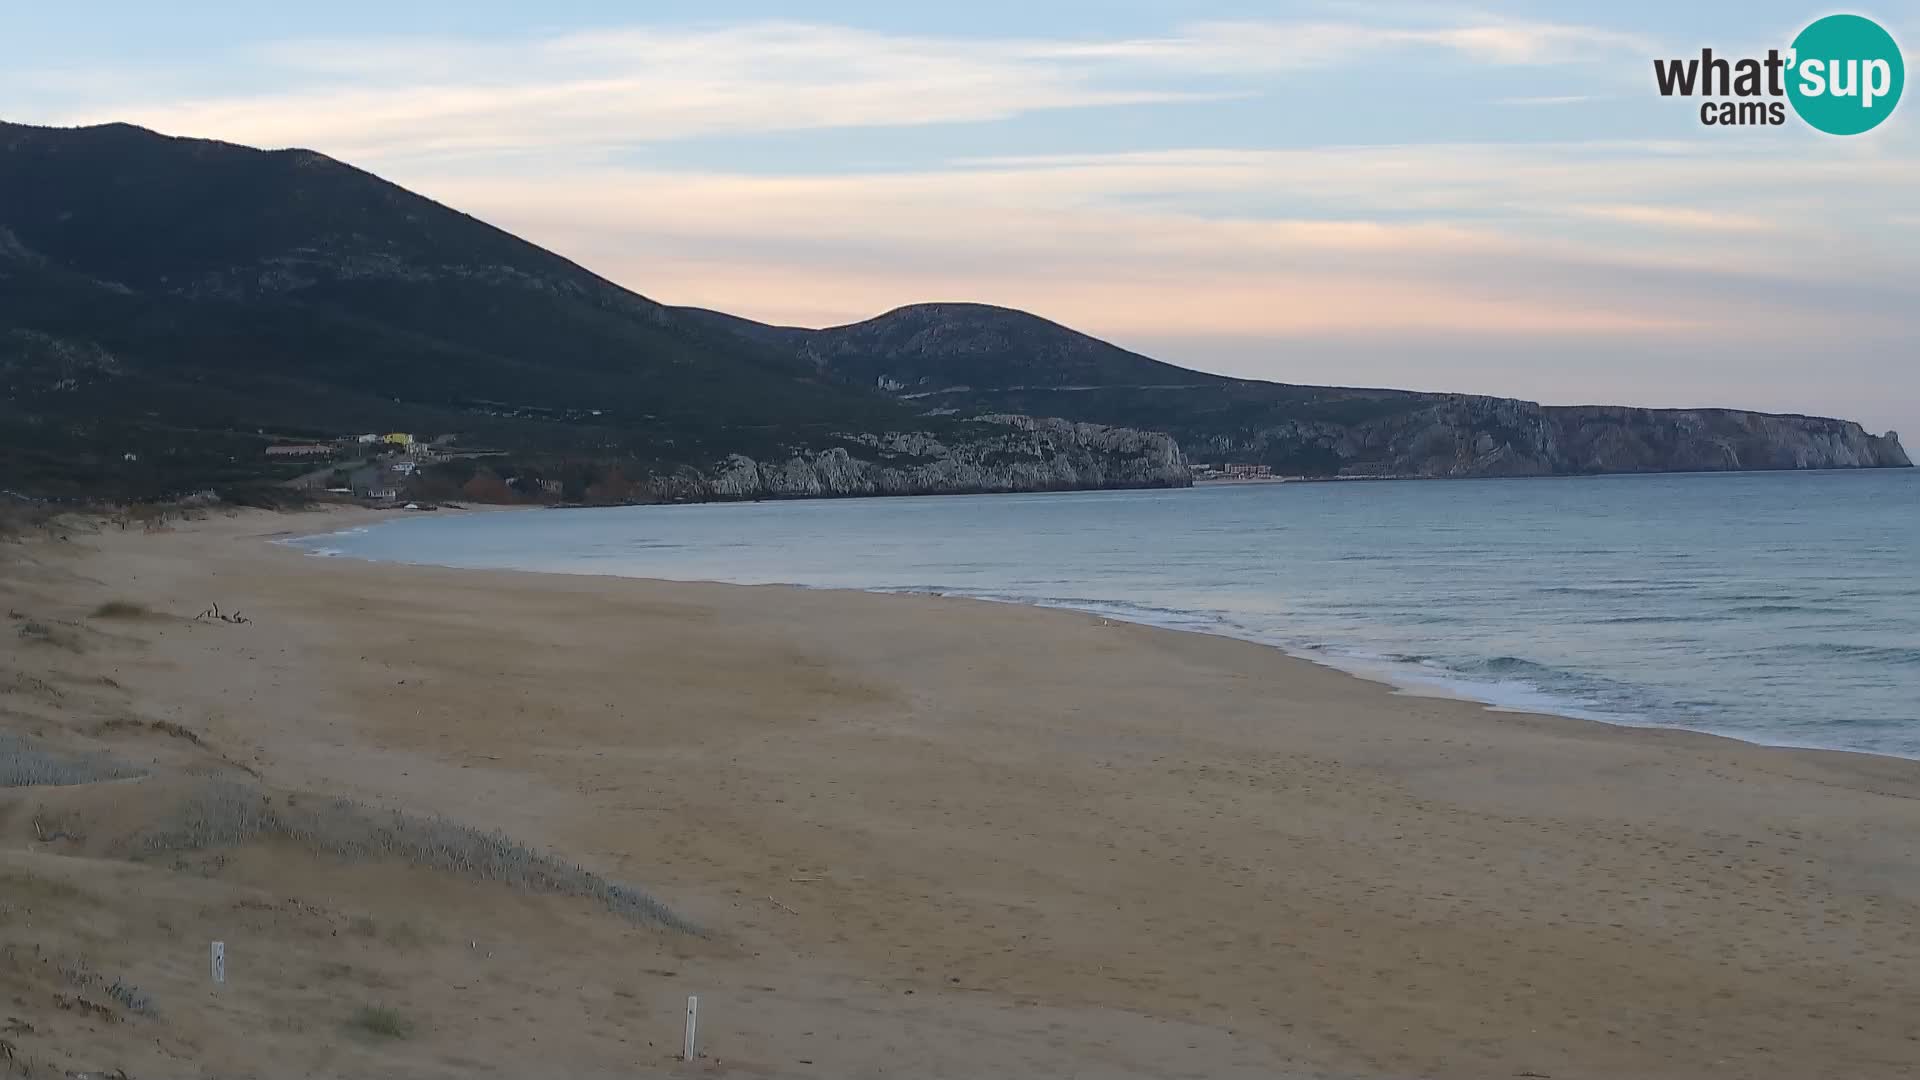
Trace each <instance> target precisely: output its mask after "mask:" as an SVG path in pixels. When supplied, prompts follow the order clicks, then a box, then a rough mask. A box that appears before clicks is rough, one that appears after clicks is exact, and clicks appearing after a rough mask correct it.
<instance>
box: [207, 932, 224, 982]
mask: <svg viewBox="0 0 1920 1080" xmlns="http://www.w3.org/2000/svg"><path fill="white" fill-rule="evenodd" d="M207 963H208V966H209V967H210V968H212V972H213V985H215V986H220V985H222V984H224V983H225V982H226V981H227V943H226V942H224V941H216V942H214V943H213V946H212V947H211V948H209V949H208V950H207Z"/></svg>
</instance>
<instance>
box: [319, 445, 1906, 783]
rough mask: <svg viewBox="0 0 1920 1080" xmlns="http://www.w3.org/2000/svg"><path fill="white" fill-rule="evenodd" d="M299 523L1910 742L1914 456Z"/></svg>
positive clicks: (1582, 708) (404, 546) (1721, 721)
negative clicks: (1137, 625)
mask: <svg viewBox="0 0 1920 1080" xmlns="http://www.w3.org/2000/svg"><path fill="white" fill-rule="evenodd" d="M301 543H303V544H304V545H306V546H307V547H309V548H310V549H312V550H313V551H315V552H316V553H318V554H333V555H347V556H354V557H360V558H369V559H380V560H394V561H405V562H422V563H434V564H440V565H448V566H467V567H507V568H518V569H528V570H548V571H565V572H574V573H592V574H619V575H629V576H635V577H657V578H675V579H683V580H713V581H730V582H739V583H774V582H782V583H791V584H799V585H810V586H834V587H844V588H859V589H883V590H916V591H927V592H938V593H947V594H952V595H957V596H971V597H980V598H986V599H994V600H1009V601H1020V602H1028V603H1038V604H1048V605H1056V606H1062V607H1071V608H1080V609H1085V610H1088V611H1095V612H1100V613H1103V614H1107V615H1111V616H1114V617H1118V618H1123V619H1131V620H1136V621H1139V622H1146V623H1153V624H1156V625H1162V626H1171V627H1178V628H1182V629H1190V630H1203V631H1209V632H1213V633H1220V634H1227V635H1231V636H1234V637H1240V638H1247V639H1251V640H1254V641H1260V642H1265V643H1268V644H1272V645H1276V646H1279V647H1281V648H1285V649H1287V650H1289V651H1291V652H1294V653H1296V654H1299V655H1303V656H1307V657H1310V658H1313V659H1316V660H1320V661H1323V662H1326V663H1329V664H1332V665H1334V666H1337V667H1343V668H1346V669H1348V670H1354V671H1358V672H1360V673H1362V674H1367V675H1370V676H1373V677H1377V678H1382V679H1386V680H1388V681H1391V682H1395V683H1397V684H1400V685H1403V686H1407V687H1417V688H1429V689H1433V690H1440V691H1445V692H1450V693H1455V694H1461V695H1465V696H1469V697H1473V698H1476V699H1479V700H1482V701H1486V702H1489V703H1492V704H1496V705H1502V706H1508V707H1514V708H1525V709H1532V710H1541V711H1551V712H1558V713H1563V714H1567V715H1572V716H1581V717H1587V718H1591V719H1600V720H1608V721H1613V722H1618V723H1630V724H1648V725H1667V726H1677V727H1686V728H1693V729H1696V730H1704V731H1712V732H1717V733H1720V734H1724V735H1731V736H1735V737H1738V738H1743V739H1748V740H1752V741H1755V742H1764V743H1778V744H1785V745H1798V746H1820V747H1829V748H1834V749H1844V750H1862V751H1871V752H1875V753H1884V754H1898V755H1903V756H1908V757H1920V471H1915V470H1898V471H1882V472H1854V473H1839V472H1834V473H1745V474H1720V475H1686V476H1616V477H1593V478H1565V479H1537V480H1464V481H1425V482H1421V481H1410V482H1368V483H1325V484H1260V485H1241V486H1205V487H1200V488H1195V489H1192V490H1185V491H1137V492H1136V491H1125V492H1086V493H1075V494H1060V495H984V496H956V497H949V498H912V499H848V500H833V501H817V502H766V503H733V504H708V505H694V506H660V507H631V508H619V509H596V510H555V511H544V512H534V513H522V514H481V515H471V516H455V515H420V516H418V517H408V518H403V519H398V520H395V521H392V522H389V523H384V524H381V525H377V526H374V527H372V528H368V529H363V530H354V531H351V532H349V533H342V534H334V535H331V536H326V537H320V538H315V539H311V540H307V541H302V542H301Z"/></svg>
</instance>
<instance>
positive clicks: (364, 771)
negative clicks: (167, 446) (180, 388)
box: [0, 514, 1920, 1080]
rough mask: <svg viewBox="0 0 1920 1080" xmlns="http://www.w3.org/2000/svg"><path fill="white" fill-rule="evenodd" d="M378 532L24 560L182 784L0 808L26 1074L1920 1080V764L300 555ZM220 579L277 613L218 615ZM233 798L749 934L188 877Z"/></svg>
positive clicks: (244, 867) (1202, 656) (18, 645)
mask: <svg viewBox="0 0 1920 1080" xmlns="http://www.w3.org/2000/svg"><path fill="white" fill-rule="evenodd" d="M345 520H346V519H344V518H330V519H327V520H326V521H315V520H312V519H303V518H299V517H293V518H289V517H274V516H269V515H256V514H246V515H237V516H215V517H210V518H208V519H206V520H202V521H197V522H192V523H185V524H181V525H178V526H176V527H173V528H171V529H168V530H165V531H160V532H151V533H150V532H145V531H141V530H139V529H134V530H129V531H121V530H118V529H116V528H111V527H108V528H106V529H104V530H89V529H86V528H83V527H81V526H78V525H75V526H70V527H68V528H66V529H65V536H66V539H46V538H40V539H34V540H30V541H28V542H24V543H18V544H12V545H7V546H6V547H5V548H4V549H0V550H4V556H3V559H4V561H3V562H0V592H3V595H0V601H3V602H4V604H5V605H6V606H7V608H8V609H9V611H10V613H11V614H12V615H13V616H14V617H13V619H12V620H11V622H12V625H11V626H10V627H8V628H4V630H3V632H4V634H5V635H6V637H5V642H6V649H5V652H4V658H3V659H0V710H4V712H0V725H3V730H4V731H5V732H7V733H9V734H11V735H13V736H15V737H18V738H22V739H27V740H30V741H31V743H32V745H34V746H36V747H40V748H42V749H44V750H46V751H47V752H50V753H52V752H57V753H60V754H65V755H68V756H72V755H75V754H85V753H93V754H100V755H108V756H110V757H111V759H112V760H113V761H116V762H119V763H122V764H125V765H129V766H132V767H134V770H135V771H137V772H140V773H142V774H143V775H137V776H127V777H121V778H108V779H99V780H94V781H92V782H87V783H78V784H67V785H63V786H33V787H12V788H5V789H0V933H3V934H4V948H3V951H0V991H4V993H5V995H6V997H7V999H8V1001H9V1002H10V1004H9V1005H7V1006H6V1013H7V1016H6V1018H5V1020H4V1025H3V1026H0V1039H4V1040H5V1044H4V1047H3V1048H0V1049H3V1050H4V1052H5V1053H10V1054H11V1055H12V1061H13V1063H14V1067H16V1068H21V1067H24V1066H25V1065H26V1064H28V1063H31V1064H33V1065H34V1066H35V1067H36V1068H39V1069H45V1070H51V1071H52V1073H53V1074H54V1075H59V1070H62V1069H72V1070H82V1069H87V1070H100V1071H104V1070H109V1069H113V1068H123V1069H125V1070H126V1071H127V1073H128V1075H130V1076H136V1077H144V1076H199V1075H215V1074H219V1075H228V1074H233V1073H259V1074H286V1073H289V1072H297V1073H300V1074H302V1075H306V1074H311V1075H329V1076H331V1075H339V1076H347V1075H381V1076H458V1075H475V1074H490V1075H502V1076H522V1075H582V1076H631V1075H647V1074H660V1075H674V1074H678V1073H685V1074H687V1075H740V1076H782V1077H785V1076H796V1077H799V1076H821V1077H851V1076H873V1077H878V1076H954V1077H972V1076H996V1075H1019V1076H1029V1075H1031V1076H1038V1075H1060V1076H1100V1077H1105V1076H1127V1075H1135V1076H1210V1077H1211V1076H1247V1077H1254V1076H1262V1077H1272V1076H1339V1077H1462V1078H1465V1077H1475V1078H1479V1077H1510V1076H1519V1075H1540V1076H1551V1077H1554V1078H1557V1080H1566V1078H1570V1077H1594V1078H1600V1077H1675V1078H1679V1077H1689V1078H1691V1077H1699V1076H1729V1077H1734V1076H1750V1077H1792V1078H1804V1077H1826V1076H1831V1077H1848V1078H1856V1077H1881V1076H1885V1077H1894V1076H1902V1075H1909V1074H1911V1073H1912V1072H1914V1071H1915V1070H1916V1069H1920V1041H1917V1040H1920V1028H1916V1025H1915V1024H1914V1020H1913V1018H1914V1017H1915V1016H1920V975H1917V974H1916V972H1920V965H1917V963H1916V962H1917V961H1920V929H1916V927H1920V868H1917V867H1920V864H1917V863H1916V861H1915V845H1916V839H1920V765H1916V764H1915V763H1910V762H1904V761H1894V760H1888V759H1879V758H1871V757H1862V756H1854V755H1842V754H1828V753H1817V752H1805V751H1787V750H1770V749H1762V748H1757V747H1750V746H1745V745H1742V744H1739V743H1734V742H1730V741H1727V740H1723V739H1716V738H1712V737H1708V736H1699V735H1690V734H1683V733H1670V732H1652V731H1632V730H1625V729H1618V728H1609V727H1604V726H1599V725H1592V724H1586V723H1582V722H1577V721H1566V720H1560V719H1555V718H1550V717H1537V716H1524V715H1517V714H1499V713H1491V712H1488V711H1486V710H1483V709H1481V708H1479V707H1477V706H1473V705H1470V704H1467V703H1463V702H1454V701H1446V700H1436V699H1425V698H1413V697H1406V696H1400V695H1396V694H1393V693H1392V692H1390V691H1389V690H1387V689H1386V688H1384V687H1380V686H1377V685H1374V684H1371V683H1366V682H1363V681H1360V680H1356V679H1353V678H1350V677H1348V676H1345V675H1342V674H1339V673H1336V672H1331V671H1327V670H1324V669H1320V668H1316V667H1313V666H1311V665H1308V664H1305V663H1303V662H1300V661H1296V660H1293V659H1290V658H1288V657H1286V656H1283V655H1281V654H1279V653H1277V652H1275V651H1273V650H1270V649H1265V648H1262V647H1259V646H1254V645H1248V644H1244V643H1239V642H1233V641H1227V640H1222V639H1215V638H1208V637H1201V636H1196V635H1187V634H1179V633H1173V632H1168V631H1161V630H1153V629H1147V628H1141V627H1134V626H1126V625H1116V624H1107V623H1104V622H1103V621H1102V620H1100V619H1098V618H1092V617H1087V616H1082V615H1078V614H1074V613H1070V612H1061V611H1043V610H1033V609H1023V608H1015V607H1009V606H1006V605H997V604H985V603H973V602H966V601H956V600H941V599H933V598H926V597H915V596H874V595H865V594H852V593H832V592H816V591H804V590H795V589H786V588H778V587H761V588H742V587H732V586H722V585H700V584H672V583H659V582H642V581H630V580H615V579H605V578H588V577H561V576H542V575H529V574H512V573H493V572H486V573H481V572H467V571H454V570H438V569H427V568H411V567H392V566H377V565H368V564H358V563H352V562H347V561H343V560H329V559H315V558H310V557H306V556H303V555H301V554H300V553H298V552H296V551H294V550H291V549H288V548H285V547H280V546H275V545H272V544H269V543H266V542H265V539H266V538H267V537H269V536H271V535H272V534H274V533H276V532H281V531H285V530H291V529H303V530H311V529H317V528H320V527H324V526H326V525H328V524H334V525H344V523H345ZM112 601H118V602H120V603H121V605H122V607H121V608H120V609H118V610H117V611H116V612H115V613H113V614H99V615H96V614H95V613H96V612H100V611H102V610H103V609H102V605H103V604H107V603H109V602H112ZM216 602H217V603H218V604H220V605H221V607H222V610H223V611H226V612H232V611H234V610H239V611H241V612H242V613H244V614H245V616H246V617H247V618H248V619H249V620H250V621H249V622H246V623H244V624H237V623H225V622H217V621H207V620H195V619H194V618H193V616H194V615H195V614H196V613H198V612H200V611H202V610H204V609H206V608H207V607H208V606H209V605H210V604H213V603H216ZM28 624H31V625H32V626H33V627H35V628H37V629H36V630H35V631H34V632H32V633H28V632H25V631H26V628H27V627H28ZM101 760H104V759H101ZM216 782H229V783H237V784H245V785H248V786H249V787H250V789H253V790H258V791H260V792H262V793H263V794H264V795H265V796H266V797H269V798H272V799H274V800H276V802H275V803H274V804H273V805H285V804H286V800H287V799H289V798H291V799H292V800H294V805H295V806H296V807H297V806H299V805H300V804H301V800H314V799H322V798H323V797H324V798H326V799H330V798H334V797H341V798H350V799H353V800H357V801H358V802H360V803H362V804H364V805H366V806H368V807H372V808H377V809H380V810H400V811H405V812H407V813H408V814H411V815H417V816H421V817H431V816H436V815H439V816H445V817H447V818H450V819H453V820H454V821H457V822H460V823H464V824H466V825H471V826H473V827H476V828H479V829H483V830H492V829H498V830H501V831H503V832H504V833H506V834H508V835H510V836H511V837H512V838H513V839H514V840H515V841H518V842H521V843H524V844H526V845H529V846H530V847H531V848H534V849H538V850H541V851H551V852H554V853H557V854H558V855H560V856H562V857H564V858H565V859H567V860H572V861H576V862H578V863H580V864H582V865H583V866H585V867H586V868H587V869H588V870H590V871H592V872H594V873H597V874H599V875H601V876H603V877H604V878H606V879H608V880H610V881H615V882H620V883H623V884H626V885H630V886H632V887H635V888H639V889H644V890H646V891H648V892H649V893H651V894H652V895H654V896H656V897H658V898H659V899H660V900H661V901H662V902H664V903H665V904H666V905H668V906H670V907H671V908H672V909H673V911H674V912H676V913H677V914H678V915H680V916H683V917H684V918H685V919H687V920H689V921H690V922H692V923H695V924H697V925H698V926H699V927H700V928H702V930H703V931H704V933H689V932H686V931H684V930H680V929H674V928H671V927H665V926H661V925H659V924H657V923H654V922H649V921H646V920H639V921H636V920H634V919H631V918H627V917H624V916H622V915H621V914H619V913H616V912H613V911H609V910H607V908H606V906H605V905H604V904H601V903H599V902H597V901H595V900H594V899H593V898H592V897H590V896H579V895H559V894H552V893H545V892H539V891H529V890H526V889H520V888H515V887H513V886H512V885H509V884H504V883H501V882H497V881H486V880H476V879H475V878H474V877H473V876H472V875H463V874H461V873H457V872H448V871H446V870H444V869H433V868H429V867H423V866H410V865H406V864H404V862H402V861H398V860H392V859H383V858H354V859H343V858H341V857H339V856H337V855H333V854H328V853H326V852H323V851H316V850H314V849H313V847H312V846H311V845H307V844H303V843H302V842H301V841H299V840H298V839H294V838H289V837H286V836H262V837H254V838H251V839H249V840H247V841H246V842H243V843H238V844H233V845H227V846H216V847H212V848H208V849H206V850H200V851H187V852H178V851H155V850H153V849H151V847H150V846H149V847H143V846H142V843H143V842H142V837H144V836H148V835H150V834H151V833H152V831H153V830H154V829H155V828H156V823H160V824H164V823H165V822H167V821H169V820H172V819H174V818H175V817H177V816H178V814H179V813H180V810H179V807H180V806H181V805H182V800H185V799H190V798H191V797H192V794H193V792H194V791H196V790H199V788H200V786H203V785H205V784H208V783H216ZM309 805H311V804H310V803H309ZM50 822H51V823H55V824H56V825H58V826H59V827H58V828H56V829H52V830H49V828H48V823H50ZM50 831H53V832H60V833H64V834H67V835H63V836H60V837H56V838H53V839H47V838H46V837H47V836H48V833H49V832H50ZM214 938H220V939H222V940H225V941H226V942H227V943H228V948H229V949H230V950H231V957H232V959H231V961H230V963H231V965H232V978H231V981H230V982H229V984H228V985H227V986H225V987H222V988H218V989H216V988H213V987H211V986H210V985H209V983H208V979H207V973H206V947H207V942H208V941H209V940H212V939H214ZM116 980H118V981H119V982H120V984H121V986H122V991H121V993H120V994H119V996H115V995H114V994H113V993H112V992H111V991H112V989H113V985H114V983H115V981H116ZM127 987H132V988H135V989H137V990H138V991H139V993H140V994H141V995H143V996H142V997H141V998H140V999H139V1000H142V1001H144V1002H145V1003H146V1004H147V1006H148V1008H147V1009H146V1010H144V1011H143V1010H140V1009H135V1008H132V1007H130V1006H129V1005H128V1004H127V1003H126V1001H125V1000H123V998H126V997H129V996H130V994H129V993H128V992H127V990H126V988H127ZM689 993H698V994H699V995H701V998H702V1002H703V1006H702V1012H703V1030H704V1031H705V1033H706V1037H705V1039H704V1040H703V1041H704V1049H705V1050H706V1052H707V1053H708V1055H709V1056H708V1057H707V1058H705V1059H703V1060H702V1061H699V1062H696V1063H693V1064H690V1065H683V1064H681V1063H678V1062H677V1061H676V1060H675V1059H674V1055H675V1054H676V1052H677V1050H678V1040H679V1035H680V1025H681V1021H682V1015H683V1012H684V1000H685V996H686V995H687V994H689ZM93 1006H98V1009H95V1008H93ZM44 1074H45V1073H36V1075H44Z"/></svg>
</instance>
